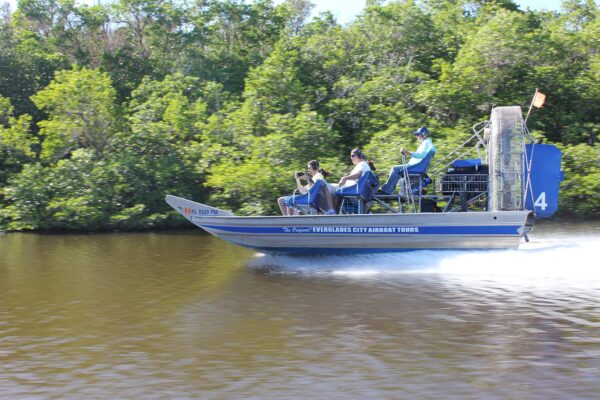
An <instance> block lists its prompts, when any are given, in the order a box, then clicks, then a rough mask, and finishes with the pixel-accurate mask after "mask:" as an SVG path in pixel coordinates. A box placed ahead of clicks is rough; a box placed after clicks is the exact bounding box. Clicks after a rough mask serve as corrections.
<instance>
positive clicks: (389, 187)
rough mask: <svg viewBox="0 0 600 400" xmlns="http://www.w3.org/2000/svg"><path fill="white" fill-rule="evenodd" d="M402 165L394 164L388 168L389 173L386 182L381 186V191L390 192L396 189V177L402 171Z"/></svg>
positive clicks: (398, 177) (398, 176)
mask: <svg viewBox="0 0 600 400" xmlns="http://www.w3.org/2000/svg"><path fill="white" fill-rule="evenodd" d="M403 167H404V166H403V165H396V166H394V167H392V168H391V169H390V175H389V176H388V179H387V182H386V183H384V184H383V185H382V186H381V192H382V193H384V194H392V193H394V190H396V185H397V184H398V179H400V175H401V174H402V171H403Z"/></svg>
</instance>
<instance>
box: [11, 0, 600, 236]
mask: <svg viewBox="0 0 600 400" xmlns="http://www.w3.org/2000/svg"><path fill="white" fill-rule="evenodd" d="M311 8H312V6H311V4H310V2H309V1H307V0H288V1H286V2H284V3H282V4H279V5H276V4H274V3H273V2H272V1H269V0H259V1H255V2H252V3H250V2H248V3H244V2H242V1H233V0H228V1H217V0H195V1H172V0H120V1H116V2H114V3H112V4H110V5H95V6H85V5H75V3H74V1H72V0H21V1H19V3H18V6H17V9H16V10H14V11H12V10H9V9H8V7H6V6H5V7H4V8H3V10H2V12H1V14H2V15H1V18H0V230H27V229H73V230H100V229H151V228H159V227H172V226H177V225H180V224H182V223H183V224H185V223H186V221H185V220H183V219H182V218H179V217H177V216H176V215H175V214H174V212H172V211H170V210H169V207H168V206H167V205H166V204H165V202H164V200H163V199H164V196H165V194H167V193H170V194H174V195H177V196H180V197H186V198H190V199H194V200H196V201H201V202H206V203H209V204H211V205H214V206H218V207H222V208H226V209H231V210H234V211H236V212H238V213H240V214H271V213H275V212H276V211H277V204H276V201H275V200H276V198H277V197H278V196H280V195H282V194H287V193H289V192H290V191H291V190H292V189H293V186H294V182H293V173H294V171H296V170H301V169H303V168H304V167H305V165H306V161H307V160H310V159H319V161H320V162H321V165H322V166H324V167H325V168H326V169H328V170H330V171H331V172H333V176H334V177H339V176H340V175H341V174H342V173H343V172H347V171H348V170H349V169H350V162H349V157H348V155H349V152H350V149H352V148H354V147H361V148H363V149H364V151H365V153H366V154H367V155H368V156H369V158H371V159H373V160H375V162H376V164H377V165H378V167H380V171H381V172H382V173H385V171H387V170H388V168H389V167H390V166H391V165H394V164H397V163H399V162H400V159H401V155H400V153H399V151H398V149H399V148H400V146H406V147H408V148H413V147H414V146H415V143H414V137H413V135H411V132H412V131H413V130H414V129H415V128H416V127H418V126H421V125H426V126H427V127H428V128H429V129H430V131H431V132H432V138H433V140H434V141H435V143H436V146H437V147H438V153H439V154H440V155H439V156H436V157H439V158H442V157H443V156H444V155H445V154H448V153H449V152H450V151H451V150H452V149H453V148H454V147H455V146H456V145H458V144H460V143H462V142H463V141H464V140H465V139H466V138H468V137H469V136H470V135H471V126H472V125H473V124H474V123H476V122H480V121H484V120H486V119H488V118H489V115H490V111H491V108H492V107H493V106H496V105H520V106H521V107H523V109H524V111H526V110H527V108H528V106H529V102H530V101H531V97H532V95H533V93H534V91H535V89H536V88H539V89H540V90H541V91H542V92H544V93H546V94H547V95H548V101H547V104H546V106H545V108H544V109H542V110H536V111H534V112H533V113H532V115H531V116H530V118H529V120H528V126H529V130H530V131H531V133H532V135H533V137H534V138H535V139H536V140H537V141H539V142H547V143H554V144H556V145H557V146H559V147H560V148H561V150H562V151H563V169H564V171H565V176H566V179H565V181H564V182H563V183H562V186H561V190H562V192H561V202H560V213H561V214H562V215H563V216H571V217H580V218H589V217H597V216H598V215H599V211H600V150H599V149H600V148H599V147H598V145H597V142H598V135H599V134H600V15H599V13H600V9H599V7H598V4H596V3H595V2H594V1H593V0H567V1H565V2H564V3H563V5H562V8H561V10H560V12H539V11H531V10H521V9H519V7H518V6H517V5H516V4H515V3H513V2H512V1H511V0H495V1H494V0H492V1H485V0H476V1H462V0H423V1H410V0H408V1H390V2H380V1H377V0H371V1H368V2H367V5H366V7H365V9H364V10H363V12H362V13H361V14H360V15H359V16H358V17H357V19H356V20H355V21H353V22H352V23H350V24H348V25H340V24H339V23H337V22H336V20H335V19H334V18H333V16H332V15H331V14H328V13H325V14H321V15H319V16H316V17H314V16H311ZM334 179H335V178H334Z"/></svg>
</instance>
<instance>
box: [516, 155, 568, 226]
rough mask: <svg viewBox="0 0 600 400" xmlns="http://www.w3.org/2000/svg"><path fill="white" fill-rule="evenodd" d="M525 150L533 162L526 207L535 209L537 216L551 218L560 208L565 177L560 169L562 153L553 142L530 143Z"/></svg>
mask: <svg viewBox="0 0 600 400" xmlns="http://www.w3.org/2000/svg"><path fill="white" fill-rule="evenodd" d="M525 151H526V152H527V160H528V161H529V162H531V171H530V172H531V180H530V185H531V186H529V187H527V185H526V190H527V194H526V197H525V208H526V209H528V210H533V211H534V213H535V216H536V218H549V217H551V216H552V215H553V214H554V213H555V212H556V210H557V209H558V192H559V186H560V182H561V181H562V180H563V177H564V175H563V172H562V171H561V170H560V159H561V156H562V153H561V152H560V150H559V149H558V148H557V147H556V146H553V145H551V144H528V145H526V146H525ZM532 157H533V158H532ZM532 192H533V195H532Z"/></svg>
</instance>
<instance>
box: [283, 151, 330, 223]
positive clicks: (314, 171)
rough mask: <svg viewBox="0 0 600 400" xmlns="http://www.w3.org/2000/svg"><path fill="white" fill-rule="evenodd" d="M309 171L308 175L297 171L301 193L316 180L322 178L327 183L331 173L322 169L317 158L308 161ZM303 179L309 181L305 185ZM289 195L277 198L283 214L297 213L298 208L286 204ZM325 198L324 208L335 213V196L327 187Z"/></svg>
mask: <svg viewBox="0 0 600 400" xmlns="http://www.w3.org/2000/svg"><path fill="white" fill-rule="evenodd" d="M307 172H308V176H307V175H306V174H305V173H304V172H296V174H295V176H294V177H295V179H296V186H297V187H298V191H299V192H300V193H306V192H307V191H308V190H309V189H310V188H311V187H312V185H314V183H315V182H317V181H319V180H322V181H323V183H325V185H327V181H326V180H325V177H326V176H328V175H329V173H328V172H327V171H325V170H324V169H320V168H319V162H318V161H317V160H311V161H309V162H308V165H307ZM301 179H307V180H308V183H307V184H306V185H305V186H303V185H302V183H301V182H300V180H301ZM288 197H289V196H284V197H279V198H278V199H277V204H278V205H279V209H280V210H281V214H282V215H296V214H297V213H296V210H295V209H294V208H292V207H288V206H287V205H286V204H285V200H286V198H288ZM324 199H325V202H324V203H325V204H323V205H322V206H323V209H324V211H325V214H335V207H334V198H333V195H332V194H331V192H330V191H329V190H328V189H327V188H325V190H324Z"/></svg>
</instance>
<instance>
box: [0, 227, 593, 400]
mask: <svg viewBox="0 0 600 400" xmlns="http://www.w3.org/2000/svg"><path fill="white" fill-rule="evenodd" d="M599 248H600V224H580V225H566V224H546V225H541V226H538V227H536V229H535V230H534V232H533V233H532V234H531V242H530V243H524V244H523V245H522V247H521V248H520V249H519V250H516V251H479V252H467V251H443V252H429V251H422V252H411V253H399V254H387V255H385V254H384V255H363V256H352V257H346V256H330V257H313V258H292V257H283V256H280V257H272V256H261V255H258V254H256V253H253V252H251V251H248V250H244V249H241V248H238V247H235V246H233V245H229V244H226V243H224V242H222V241H220V240H218V239H215V238H212V237H211V236H208V235H205V234H203V233H202V232H201V231H199V230H198V231H190V232H176V233H126V234H124V233H122V234H78V235H42V234H5V235H0V398H2V399H109V398H120V399H166V398H174V399H305V398H313V399H316V398H318V399H366V398H369V399H372V398H376V399H400V398H420V399H427V398H430V399H438V398H444V399H465V398H474V399H565V398H569V399H578V398H581V399H592V398H598V397H599V396H600V267H599V263H598V255H599V254H600V252H599V250H598V249H599Z"/></svg>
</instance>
